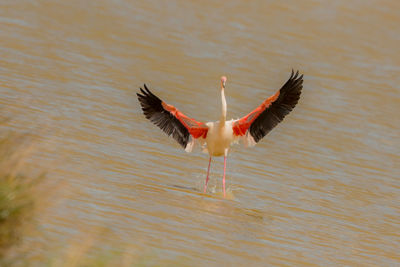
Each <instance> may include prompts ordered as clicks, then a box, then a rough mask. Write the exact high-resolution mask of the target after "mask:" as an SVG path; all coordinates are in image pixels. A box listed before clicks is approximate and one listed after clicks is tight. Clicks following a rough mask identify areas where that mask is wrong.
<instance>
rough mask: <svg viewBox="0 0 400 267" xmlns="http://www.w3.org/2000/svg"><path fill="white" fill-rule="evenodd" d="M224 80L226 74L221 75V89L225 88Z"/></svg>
mask: <svg viewBox="0 0 400 267" xmlns="http://www.w3.org/2000/svg"><path fill="white" fill-rule="evenodd" d="M226 80H227V79H226V76H222V77H221V89H225V84H226Z"/></svg>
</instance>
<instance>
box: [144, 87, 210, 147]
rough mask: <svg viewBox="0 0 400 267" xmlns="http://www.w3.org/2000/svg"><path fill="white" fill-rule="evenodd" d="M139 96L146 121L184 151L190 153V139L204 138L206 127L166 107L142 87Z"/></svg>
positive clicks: (176, 110) (172, 107) (168, 106)
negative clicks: (170, 137) (169, 137)
mask: <svg viewBox="0 0 400 267" xmlns="http://www.w3.org/2000/svg"><path fill="white" fill-rule="evenodd" d="M140 91H141V94H140V93H137V96H138V99H139V102H140V104H141V106H142V110H143V113H144V115H145V117H146V118H147V119H149V120H150V121H151V122H153V123H154V124H155V125H157V126H158V127H159V128H160V129H161V130H163V131H164V132H165V133H166V134H167V135H169V136H171V135H172V137H173V138H174V139H175V140H176V141H177V142H178V143H179V144H180V145H181V146H182V147H183V148H185V150H186V151H188V152H189V151H190V150H191V148H192V146H193V142H190V141H191V140H190V139H191V138H194V139H198V138H206V136H207V132H208V127H207V125H205V124H204V123H202V122H198V121H196V120H194V119H192V118H189V117H187V116H185V115H184V114H183V113H182V112H180V111H179V110H178V109H176V108H175V107H174V106H171V105H168V104H167V103H165V102H164V101H162V100H161V99H160V98H158V97H157V96H156V95H154V94H153V93H152V92H150V90H149V89H148V88H147V86H146V85H144V90H143V89H142V88H140Z"/></svg>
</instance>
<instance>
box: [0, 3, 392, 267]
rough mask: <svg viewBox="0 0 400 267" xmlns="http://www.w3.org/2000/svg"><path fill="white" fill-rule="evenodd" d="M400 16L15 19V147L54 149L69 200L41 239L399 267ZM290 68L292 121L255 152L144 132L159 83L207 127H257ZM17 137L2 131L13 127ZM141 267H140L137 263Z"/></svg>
mask: <svg viewBox="0 0 400 267" xmlns="http://www.w3.org/2000/svg"><path fill="white" fill-rule="evenodd" d="M399 10H400V2H399V1H396V0H392V1H344V0H343V1H335V2H334V3H333V2H332V3H331V2H328V1H302V2H301V4H300V3H297V2H287V3H285V1H283V2H282V1H269V2H265V1H258V2H255V1H252V2H251V3H250V2H247V1H225V3H222V2H221V3H218V4H217V3H215V2H214V1H207V2H202V3H201V4H195V3H189V2H188V1H178V0H177V1H168V3H167V2H166V1H141V2H139V1H123V0H120V1H105V0H102V1H75V0H74V1H2V2H1V3H0V90H1V95H0V108H1V109H2V110H3V112H5V115H6V116H9V117H12V120H11V121H9V122H8V123H7V125H6V127H5V129H16V130H18V131H23V132H27V131H29V132H38V131H40V129H42V128H44V129H46V130H45V131H41V132H44V133H42V135H43V136H42V139H43V147H42V148H41V149H40V150H38V152H37V153H36V154H35V155H34V157H35V161H36V162H40V165H41V166H39V167H40V168H43V169H46V170H48V178H49V179H52V180H54V181H58V182H60V181H61V182H64V183H65V184H67V187H66V188H67V190H63V191H62V192H63V193H59V194H57V196H58V198H59V199H55V200H54V201H55V203H56V204H55V206H54V207H53V208H52V211H51V212H50V214H49V215H46V216H45V218H42V219H40V229H39V233H40V234H37V235H35V236H32V237H30V239H29V240H28V241H27V242H28V243H29V242H31V243H32V244H33V245H32V248H31V253H32V261H35V262H37V263H39V264H40V263H43V262H44V261H45V259H44V258H45V256H44V255H45V254H46V251H45V249H44V247H46V246H45V245H44V244H46V245H47V246H48V245H50V246H52V247H57V248H61V249H62V248H63V247H65V248H66V247H68V245H69V243H70V242H72V241H71V240H73V239H76V238H79V236H80V235H81V234H82V233H84V232H85V231H86V229H90V228H96V227H99V228H106V229H107V233H106V234H104V235H102V242H101V243H98V244H96V245H95V246H98V247H100V248H101V247H107V246H114V245H115V244H116V246H115V247H121V249H122V248H124V247H133V248H132V250H129V251H133V252H132V253H144V254H146V255H150V257H152V258H153V257H154V258H155V259H152V261H153V263H155V265H158V264H163V263H167V262H169V261H171V260H172V261H175V262H184V263H186V264H188V265H192V266H196V265H206V264H207V265H215V266H217V265H218V266H220V265H225V266H229V265H237V266H239V265H243V264H244V263H248V264H250V266H256V265H258V266H261V265H265V264H266V263H269V264H276V265H289V266H300V265H304V266H311V265H320V266H326V265H350V266H355V265H375V264H376V265H379V266H394V265H399V264H400V253H399V251H400V234H399V233H400V204H399V203H400V181H399V177H400V164H399V159H400V157H399V155H400V142H399V125H400V116H399V114H400V98H399V92H400V86H399V84H400V78H399V77H400V53H399V47H400V33H399V25H400V13H399ZM291 68H294V69H299V70H301V72H303V73H304V75H305V78H304V91H303V94H302V98H301V101H300V103H299V105H298V106H297V107H296V109H295V110H294V112H293V113H292V114H291V115H290V116H289V117H288V118H287V119H285V121H284V122H283V123H282V124H280V125H279V126H278V127H277V128H275V129H274V130H273V131H272V132H271V133H270V134H269V135H268V136H267V137H266V138H265V139H264V140H263V141H262V142H261V143H260V144H258V145H257V146H256V147H255V148H252V149H242V148H241V147H236V148H235V149H234V151H233V153H232V154H231V155H230V157H229V159H228V169H227V185H228V190H229V191H230V192H231V193H230V199H222V198H221V194H220V192H221V177H222V159H221V158H219V159H217V160H215V161H214V163H213V169H212V175H211V188H212V189H213V191H214V192H215V193H209V194H207V195H204V194H202V193H200V191H201V188H202V186H203V183H204V179H205V173H206V168H207V163H208V158H207V155H204V154H201V153H195V154H190V155H189V154H186V153H185V152H184V151H183V150H182V149H181V148H180V147H179V145H178V144H176V143H175V142H174V141H173V140H172V139H169V138H167V137H166V136H165V135H164V134H162V133H161V131H159V130H158V129H157V128H156V127H155V126H153V125H152V124H150V123H149V122H148V121H146V120H145V119H144V117H143V116H142V114H141V110H140V107H139V104H138V101H137V99H136V96H135V92H136V91H137V88H138V87H139V86H141V85H142V84H143V83H144V82H146V83H147V84H148V85H149V86H151V88H153V89H154V91H155V92H156V93H157V94H158V95H160V96H161V97H162V98H163V99H164V100H165V101H167V102H169V103H170V104H173V105H175V106H177V107H178V108H180V109H181V110H182V111H183V112H185V113H186V114H187V115H189V116H193V117H195V118H196V119H198V120H200V121H210V120H217V119H218V118H219V113H218V112H219V101H220V100H219V95H218V85H219V77H220V76H221V75H227V77H228V84H227V91H226V94H227V100H228V117H232V118H238V117H241V116H242V115H244V114H247V112H249V111H250V110H251V109H252V108H254V107H255V106H256V105H258V104H259V103H260V102H261V101H262V99H263V98H265V97H268V96H269V95H271V94H272V93H274V92H275V90H277V89H278V88H279V87H280V86H281V85H282V83H283V82H284V81H285V80H286V79H287V78H288V76H289V74H290V71H291ZM3 129H4V127H3ZM129 251H128V252H127V253H130V252H129Z"/></svg>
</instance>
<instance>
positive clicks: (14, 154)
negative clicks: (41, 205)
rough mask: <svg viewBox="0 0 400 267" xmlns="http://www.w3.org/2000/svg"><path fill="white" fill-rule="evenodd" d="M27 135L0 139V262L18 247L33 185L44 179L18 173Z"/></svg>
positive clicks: (30, 206) (32, 197) (30, 208)
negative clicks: (0, 259)
mask: <svg viewBox="0 0 400 267" xmlns="http://www.w3.org/2000/svg"><path fill="white" fill-rule="evenodd" d="M29 140H30V138H29V137H28V136H26V135H17V134H8V135H6V136H2V137H0V258H3V257H4V256H5V254H6V253H7V251H8V250H9V249H11V248H12V247H13V246H15V245H16V244H18V242H19V241H20V240H21V238H22V235H23V232H24V230H25V229H26V228H27V226H29V225H30V222H31V220H32V215H33V211H34V206H35V200H36V199H37V197H36V185H37V182H39V181H40V180H42V177H43V175H38V176H36V177H27V176H25V175H24V174H23V173H22V171H21V169H22V166H23V161H24V159H25V158H26V157H27V156H28V154H29V151H31V149H30V148H31V146H29V147H26V146H27V144H29Z"/></svg>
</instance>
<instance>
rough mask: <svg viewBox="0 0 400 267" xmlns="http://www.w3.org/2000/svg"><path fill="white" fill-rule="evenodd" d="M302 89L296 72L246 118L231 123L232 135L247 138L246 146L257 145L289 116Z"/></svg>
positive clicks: (301, 81)
mask: <svg viewBox="0 0 400 267" xmlns="http://www.w3.org/2000/svg"><path fill="white" fill-rule="evenodd" d="M302 88H303V75H301V76H299V72H298V71H297V72H296V74H294V72H293V70H292V74H291V76H290V78H289V80H288V81H287V82H286V83H285V84H284V85H283V86H282V88H281V89H280V90H279V91H278V92H276V93H275V94H274V95H273V96H271V97H269V98H267V99H266V100H265V101H264V102H263V103H262V104H261V105H260V106H258V107H257V108H256V109H254V110H253V111H252V112H250V113H249V114H248V115H247V116H245V117H243V118H241V119H239V120H236V121H234V122H233V126H232V128H233V134H234V135H235V136H238V137H241V136H243V137H247V138H246V139H245V140H246V141H247V143H248V144H250V145H254V144H255V143H258V142H259V141H260V140H261V139H262V138H263V137H264V136H265V135H266V134H267V133H269V132H270V131H271V130H272V129H273V128H274V127H275V126H276V125H277V124H278V123H279V122H281V121H282V120H283V118H284V117H285V116H286V115H287V114H289V112H290V111H292V109H293V108H294V107H295V106H296V104H297V102H298V101H299V99H300V94H301V89H302Z"/></svg>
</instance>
